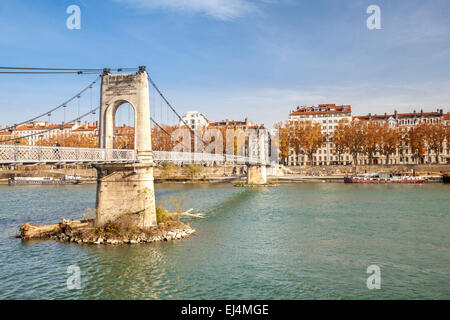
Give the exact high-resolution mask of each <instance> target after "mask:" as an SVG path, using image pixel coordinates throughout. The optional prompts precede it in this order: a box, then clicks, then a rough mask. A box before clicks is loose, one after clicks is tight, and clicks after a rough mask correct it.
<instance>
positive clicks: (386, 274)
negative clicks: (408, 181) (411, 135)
mask: <svg viewBox="0 0 450 320" xmlns="http://www.w3.org/2000/svg"><path fill="white" fill-rule="evenodd" d="M156 190H157V191H156V197H157V200H161V199H168V198H169V197H171V196H173V197H179V196H184V197H185V198H186V199H185V201H184V203H183V207H184V208H185V209H188V208H191V207H192V208H194V209H195V210H194V212H201V213H204V214H205V216H206V217H207V219H205V220H198V221H193V222H192V226H193V227H194V228H195V229H196V230H197V234H196V235H194V236H192V237H191V238H188V239H185V240H181V241H174V242H169V243H167V242H165V243H152V244H140V245H121V246H87V245H77V244H67V243H59V242H56V241H53V240H49V241H27V242H23V241H21V240H20V239H16V238H14V235H15V234H17V230H18V228H19V226H20V225H21V224H22V223H23V222H25V221H29V222H30V223H32V224H44V223H56V222H59V221H60V220H61V218H62V217H65V218H70V219H80V218H81V214H82V213H83V212H85V211H86V209H87V208H93V207H94V206H95V186H94V185H78V186H77V185H74V186H15V187H8V186H0V261H1V264H0V299H44V298H45V299H398V298H404V299H450V276H449V271H450V236H449V235H450V185H443V184H425V185H355V184H354V185H348V184H342V183H297V184H282V185H281V186H279V187H270V188H236V187H232V186H231V185H227V184H209V185H208V184H195V185H189V184H186V185H183V184H157V185H156ZM370 265H377V266H378V267H379V268H380V272H381V274H380V278H381V288H380V289H374V290H369V289H368V287H367V285H366V281H367V278H368V277H369V276H370V274H368V273H367V268H368V266H370ZM69 266H77V267H79V268H80V272H81V274H80V275H81V289H68V287H67V279H68V277H70V276H71V273H68V267H69Z"/></svg>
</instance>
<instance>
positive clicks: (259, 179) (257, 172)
mask: <svg viewBox="0 0 450 320" xmlns="http://www.w3.org/2000/svg"><path fill="white" fill-rule="evenodd" d="M267 139H268V133H267V130H266V129H263V128H257V129H252V130H251V131H250V134H249V136H248V156H249V157H250V158H253V159H257V162H256V163H251V162H248V163H247V184H253V185H258V184H266V183H267V173H266V148H265V147H266V144H267V142H268V141H266V140H267Z"/></svg>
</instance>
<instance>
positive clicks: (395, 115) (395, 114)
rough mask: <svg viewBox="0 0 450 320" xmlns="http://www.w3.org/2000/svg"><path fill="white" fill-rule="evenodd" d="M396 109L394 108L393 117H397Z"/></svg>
mask: <svg viewBox="0 0 450 320" xmlns="http://www.w3.org/2000/svg"><path fill="white" fill-rule="evenodd" d="M397 114H398V113H397V110H394V118H395V119H397Z"/></svg>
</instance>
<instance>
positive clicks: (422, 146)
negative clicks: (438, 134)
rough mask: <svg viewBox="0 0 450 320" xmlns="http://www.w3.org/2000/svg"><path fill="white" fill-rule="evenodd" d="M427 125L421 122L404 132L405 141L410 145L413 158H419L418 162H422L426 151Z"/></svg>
mask: <svg viewBox="0 0 450 320" xmlns="http://www.w3.org/2000/svg"><path fill="white" fill-rule="evenodd" d="M427 127H428V124H427V123H426V122H423V123H420V124H418V125H416V126H414V127H412V128H410V129H409V130H408V133H407V134H406V141H407V143H408V145H409V146H410V147H411V153H412V154H413V157H414V159H415V160H416V161H417V160H419V161H420V163H423V158H424V156H425V154H426V153H427V142H426V134H427Z"/></svg>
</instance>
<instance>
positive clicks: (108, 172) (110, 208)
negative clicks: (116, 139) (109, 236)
mask: <svg viewBox="0 0 450 320" xmlns="http://www.w3.org/2000/svg"><path fill="white" fill-rule="evenodd" d="M153 166H154V165H153V163H147V164H142V163H141V164H139V163H138V164H101V165H95V168H96V169H97V177H98V179H97V200H96V226H103V225H105V224H106V223H108V222H114V221H117V220H118V219H119V218H121V217H124V216H125V215H126V216H127V219H131V223H132V224H133V225H135V226H136V227H139V228H141V229H146V228H150V227H154V226H156V225H157V223H156V207H155V189H154V184H153Z"/></svg>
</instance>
